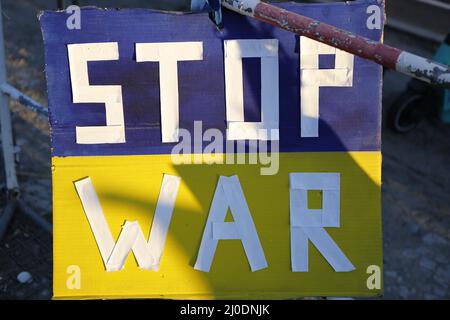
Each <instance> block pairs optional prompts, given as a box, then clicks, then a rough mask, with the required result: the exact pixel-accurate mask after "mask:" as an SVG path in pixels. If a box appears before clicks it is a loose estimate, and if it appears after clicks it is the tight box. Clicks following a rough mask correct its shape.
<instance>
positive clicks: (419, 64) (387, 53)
mask: <svg viewBox="0 0 450 320" xmlns="http://www.w3.org/2000/svg"><path fill="white" fill-rule="evenodd" d="M222 6H223V7H225V8H227V9H230V10H232V11H235V12H238V13H240V14H244V15H247V16H250V17H253V18H255V19H257V20H260V21H263V22H266V23H269V24H271V25H274V26H277V27H280V28H283V29H285V30H288V31H291V32H293V33H296V34H298V35H300V36H305V37H308V38H311V39H313V40H317V41H319V42H323V43H325V44H328V45H330V46H333V47H335V48H338V49H341V50H343V51H346V52H349V53H351V54H354V55H356V56H359V57H361V58H364V59H368V60H372V61H374V62H376V63H378V64H381V65H383V66H384V67H386V68H388V69H393V70H396V71H398V72H401V73H403V74H406V75H408V76H411V77H414V78H416V79H419V80H422V81H425V82H428V83H430V84H433V85H439V86H442V87H444V88H447V89H450V68H449V66H446V65H443V64H440V63H437V62H434V61H431V60H429V59H426V58H423V57H420V56H417V55H414V54H412V53H409V52H406V51H403V50H400V49H396V48H393V47H390V46H387V45H385V44H383V43H379V42H376V41H373V40H370V39H367V38H365V37H361V36H358V35H356V34H353V33H351V32H348V31H345V30H342V29H339V28H336V27H334V26H332V25H329V24H326V23H322V22H320V21H317V20H314V19H311V18H308V17H305V16H303V15H300V14H297V13H294V12H290V11H287V10H285V9H282V8H280V7H277V6H274V5H271V4H268V3H264V2H261V1H259V0H222Z"/></svg>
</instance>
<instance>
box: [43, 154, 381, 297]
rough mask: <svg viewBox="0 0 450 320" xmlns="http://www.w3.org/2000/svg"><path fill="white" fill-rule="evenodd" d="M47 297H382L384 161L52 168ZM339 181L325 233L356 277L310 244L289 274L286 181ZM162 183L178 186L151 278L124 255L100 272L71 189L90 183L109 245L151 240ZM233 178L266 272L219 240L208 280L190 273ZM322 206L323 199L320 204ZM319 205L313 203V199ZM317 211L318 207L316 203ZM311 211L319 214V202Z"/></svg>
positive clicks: (83, 163)
mask: <svg viewBox="0 0 450 320" xmlns="http://www.w3.org/2000/svg"><path fill="white" fill-rule="evenodd" d="M52 162H53V167H52V169H53V207H54V213H53V216H54V217H53V222H54V251H53V254H54V297H55V298H60V299H61V298H127V297H130V298H139V297H142V298H144V297H148V298H180V299H200V298H206V299H208V298H211V299H220V298H222V299H227V298H237V299H259V298H267V299H284V298H295V297H301V296H377V295H380V294H381V293H382V279H381V277H382V242H381V153H379V152H350V153H346V152H341V153H280V158H279V171H278V173H277V174H276V175H273V176H263V175H261V174H260V166H259V165H248V164H247V165H237V164H234V165H225V164H224V165H207V164H203V165H194V164H192V165H174V164H173V163H172V161H171V157H170V155H148V156H102V157H66V158H53V160H52ZM292 172H317V173H319V172H320V173H322V172H337V173H340V175H341V196H340V199H341V204H340V219H341V223H340V228H325V230H326V231H327V233H328V234H329V235H330V236H331V237H332V239H333V240H334V242H335V243H336V244H337V245H338V246H339V248H340V249H341V250H342V252H343V253H344V254H345V255H346V256H347V258H348V259H349V260H350V261H351V263H352V264H353V265H354V267H355V268H356V269H355V270H354V271H351V272H335V271H334V270H333V268H332V267H331V265H330V264H329V263H328V262H327V260H326V259H325V258H324V257H323V256H322V255H321V254H320V252H319V251H318V250H317V249H316V248H315V246H314V245H313V244H312V243H311V242H310V243H309V271H308V272H292V271H291V270H292V269H291V243H290V241H291V239H290V219H289V173H292ZM163 174H171V175H175V176H179V177H181V184H180V187H179V191H178V196H177V198H176V202H175V208H174V211H173V216H172V220H171V223H170V226H169V233H168V236H167V241H166V243H165V247H164V251H163V254H162V258H161V265H160V269H159V271H158V272H155V271H149V270H141V269H140V268H139V266H138V264H137V262H136V260H135V258H134V256H133V253H132V252H130V255H129V256H128V258H127V260H126V262H125V265H124V268H123V269H122V270H120V271H116V272H107V271H106V269H105V265H104V262H103V260H102V257H101V255H100V251H99V248H98V246H97V243H96V241H95V238H94V235H93V233H92V230H91V227H90V224H89V222H88V219H87V217H86V214H85V212H84V210H83V206H82V204H81V202H80V198H79V197H78V194H77V192H76V189H75V186H74V182H75V181H77V180H80V179H82V178H85V177H90V178H91V180H92V184H93V186H94V188H95V190H96V192H97V195H98V198H99V200H100V203H101V206H102V209H103V211H104V214H105V217H106V220H107V222H108V225H109V228H110V230H111V233H112V236H113V238H114V240H115V241H116V240H117V238H118V236H119V233H120V231H121V227H122V225H123V224H124V222H125V221H126V220H127V221H138V222H139V225H140V227H141V228H142V230H143V232H144V235H145V237H148V234H149V232H150V228H151V224H152V219H153V215H154V212H155V207H156V202H157V200H158V195H159V191H160V187H161V182H162V178H163ZM232 175H238V177H239V180H240V183H241V186H242V189H243V192H244V195H245V198H246V200H247V203H248V207H249V209H250V212H251V215H252V218H253V220H254V223H255V226H256V230H257V233H258V236H259V239H260V242H261V245H262V248H263V250H264V254H265V257H266V260H267V264H268V267H267V268H266V269H264V270H260V271H257V272H251V270H250V266H249V263H248V260H247V257H246V255H245V251H244V248H243V246H242V243H241V241H240V240H220V241H219V244H218V247H217V250H216V253H215V256H214V260H213V263H212V266H211V270H210V272H202V271H197V270H195V269H194V267H193V266H194V264H195V261H196V259H197V255H198V251H199V247H200V242H201V239H202V236H203V231H204V228H205V223H206V220H207V217H208V212H209V209H210V205H211V202H212V199H213V195H214V191H215V189H216V185H217V182H218V178H219V176H232ZM319 196H320V195H319ZM316 200H317V199H316ZM315 202H316V203H315ZM311 205H314V206H318V207H320V201H315V200H314V193H312V199H311Z"/></svg>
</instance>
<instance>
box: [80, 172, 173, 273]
mask: <svg viewBox="0 0 450 320" xmlns="http://www.w3.org/2000/svg"><path fill="white" fill-rule="evenodd" d="M180 180H181V178H180V177H175V176H171V175H167V174H165V175H164V177H163V181H162V185H161V191H160V194H159V198H158V202H157V204H156V210H155V216H154V218H153V224H152V228H151V230H150V236H149V240H148V242H147V241H146V240H145V237H144V234H143V233H142V230H141V228H140V226H139V223H138V222H137V221H133V222H129V221H125V224H124V225H123V226H122V231H121V232H120V235H119V238H118V240H117V243H115V242H114V239H113V237H112V234H111V231H110V229H109V227H108V223H107V222H106V219H105V215H104V213H103V210H102V207H101V205H100V201H99V199H98V196H97V193H96V192H95V189H94V186H93V185H92V182H91V178H89V177H88V178H85V179H82V180H79V181H76V182H75V188H76V190H77V193H78V195H79V197H80V200H81V204H82V205H83V208H84V212H85V213H86V216H87V218H88V221H89V224H90V226H91V229H92V232H93V233H94V237H95V241H96V242H97V245H98V248H99V249H100V254H101V256H102V259H103V262H104V263H105V266H106V271H108V272H112V271H118V270H121V269H122V268H123V265H124V263H125V260H126V259H127V257H128V255H129V253H130V251H131V250H133V253H134V256H135V257H136V260H137V262H138V265H139V267H140V268H141V269H145V270H153V271H158V270H159V263H160V260H161V256H162V252H163V249H164V244H165V242H166V238H167V232H168V230H169V225H170V220H171V219H172V213H173V208H174V205H175V199H176V197H177V194H178V187H179V185H180Z"/></svg>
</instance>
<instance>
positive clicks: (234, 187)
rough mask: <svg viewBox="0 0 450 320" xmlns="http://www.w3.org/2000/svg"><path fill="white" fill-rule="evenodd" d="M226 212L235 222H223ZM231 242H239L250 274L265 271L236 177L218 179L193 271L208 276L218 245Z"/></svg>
mask: <svg viewBox="0 0 450 320" xmlns="http://www.w3.org/2000/svg"><path fill="white" fill-rule="evenodd" d="M228 208H230V211H231V213H232V215H233V219H234V222H224V221H225V217H226V214H227V211H228ZM231 239H239V240H241V241H242V245H243V246H244V250H245V254H246V255H247V259H248V262H249V263H250V267H251V270H252V271H253V272H254V271H258V270H260V269H265V268H267V261H266V258H265V256H264V251H263V249H262V247H261V243H260V241H259V238H258V234H257V232H256V228H255V224H254V223H253V219H252V216H251V214H250V210H249V208H248V206H247V202H246V200H245V196H244V192H243V191H242V188H241V185H240V183H239V179H238V177H237V176H233V177H220V178H219V182H218V184H217V188H216V192H215V194H214V198H213V201H212V204H211V209H210V210H209V216H208V220H207V222H206V227H205V231H204V233H203V238H202V242H201V245H200V250H199V253H198V257H197V262H196V263H195V266H194V268H195V269H196V270H200V271H204V272H209V270H210V268H211V264H212V261H213V258H214V254H215V252H216V249H217V244H218V241H219V240H231Z"/></svg>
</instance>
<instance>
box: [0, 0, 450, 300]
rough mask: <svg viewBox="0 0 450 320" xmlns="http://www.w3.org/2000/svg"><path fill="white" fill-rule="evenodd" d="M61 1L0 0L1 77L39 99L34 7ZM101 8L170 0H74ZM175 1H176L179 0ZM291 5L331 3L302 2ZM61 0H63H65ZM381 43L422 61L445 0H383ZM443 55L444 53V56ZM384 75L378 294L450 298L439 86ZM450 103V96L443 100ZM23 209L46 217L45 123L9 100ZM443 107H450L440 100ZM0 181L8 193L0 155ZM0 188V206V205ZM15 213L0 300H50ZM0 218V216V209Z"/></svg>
mask: <svg viewBox="0 0 450 320" xmlns="http://www.w3.org/2000/svg"><path fill="white" fill-rule="evenodd" d="M58 2H59V5H61V4H62V2H63V1H56V0H20V1H17V0H2V1H1V4H2V8H3V10H2V18H3V25H4V39H5V40H4V41H5V43H4V45H5V48H6V69H7V81H8V82H9V83H10V84H11V85H13V86H14V87H16V88H17V89H19V90H20V91H22V92H24V93H25V94H26V95H28V96H30V97H31V98H33V99H34V100H36V101H38V102H39V103H41V104H42V105H47V96H46V91H47V89H46V82H45V73H44V52H43V43H42V36H41V31H40V27H39V23H38V20H37V13H38V12H39V11H40V10H44V9H56V8H57V5H58ZM77 2H78V5H80V6H86V5H96V6H99V7H120V8H122V7H123V8H125V7H152V6H153V7H154V6H157V5H158V3H159V4H161V3H164V2H166V5H167V3H170V4H171V5H173V8H172V9H175V10H185V9H186V7H185V6H183V5H181V6H180V5H178V4H177V1H170V2H168V1H160V0H157V1H155V0H122V1H120V0H111V1H101V0H99V1H90V0H80V1H77ZM180 2H181V1H180ZM299 2H337V1H331V0H330V1H327V0H309V1H299ZM64 4H65V5H66V6H68V5H70V4H71V1H65V3H64ZM386 5H387V26H386V29H385V42H386V43H387V44H389V45H393V46H395V47H399V48H401V49H406V50H409V51H410V52H413V53H416V54H420V55H422V56H425V57H430V58H431V57H433V56H435V55H436V52H438V50H439V48H441V50H440V51H439V52H441V56H442V52H444V58H445V57H447V63H449V58H450V53H449V51H445V50H444V51H442V46H445V44H444V42H445V38H446V35H447V33H449V32H450V0H386ZM445 52H447V53H446V54H445ZM409 82H410V79H409V78H407V77H405V76H402V75H399V74H397V73H395V72H391V71H386V72H385V75H384V89H383V120H384V122H383V144H382V145H383V186H382V192H383V240H384V288H385V295H384V297H383V298H385V299H449V298H450V125H449V124H445V121H443V116H442V113H440V111H442V110H443V109H444V108H445V105H444V104H445V103H444V102H443V100H442V99H440V98H439V97H441V96H442V92H441V91H432V90H430V89H429V88H427V87H423V86H420V85H419V86H418V85H416V84H409ZM447 100H449V99H447ZM10 107H11V110H12V120H13V131H14V136H15V141H16V144H17V146H18V150H17V156H18V157H17V160H18V162H17V174H18V178H19V184H20V191H21V199H22V205H23V207H24V208H26V210H28V211H31V212H32V214H35V215H39V216H41V217H42V218H43V219H46V220H47V221H48V222H51V218H52V199H51V187H52V183H51V166H50V136H49V125H48V121H47V119H46V118H45V117H43V116H39V115H37V114H36V113H34V112H32V111H30V110H29V109H27V108H26V107H24V106H22V105H21V104H19V103H18V102H15V101H13V100H11V102H10ZM447 107H448V108H450V106H447ZM0 161H1V162H0V164H1V166H2V170H0V187H1V188H2V189H3V190H6V184H5V176H4V175H5V174H4V170H3V165H4V164H3V159H1V160H0ZM6 202H7V201H6V195H5V192H1V193H0V207H1V208H2V209H1V210H0V212H2V211H4V208H5V206H6ZM22 211H23V210H17V211H16V214H15V215H14V217H13V219H12V221H11V223H10V225H9V227H8V229H7V231H6V233H5V235H4V237H3V239H2V240H1V241H0V299H50V298H51V296H52V237H51V234H50V233H48V232H46V231H44V229H42V228H40V227H39V226H37V225H36V224H35V223H33V222H32V221H31V220H30V218H29V216H28V215H24V214H23V212H22ZM0 215H1V213H0Z"/></svg>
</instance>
